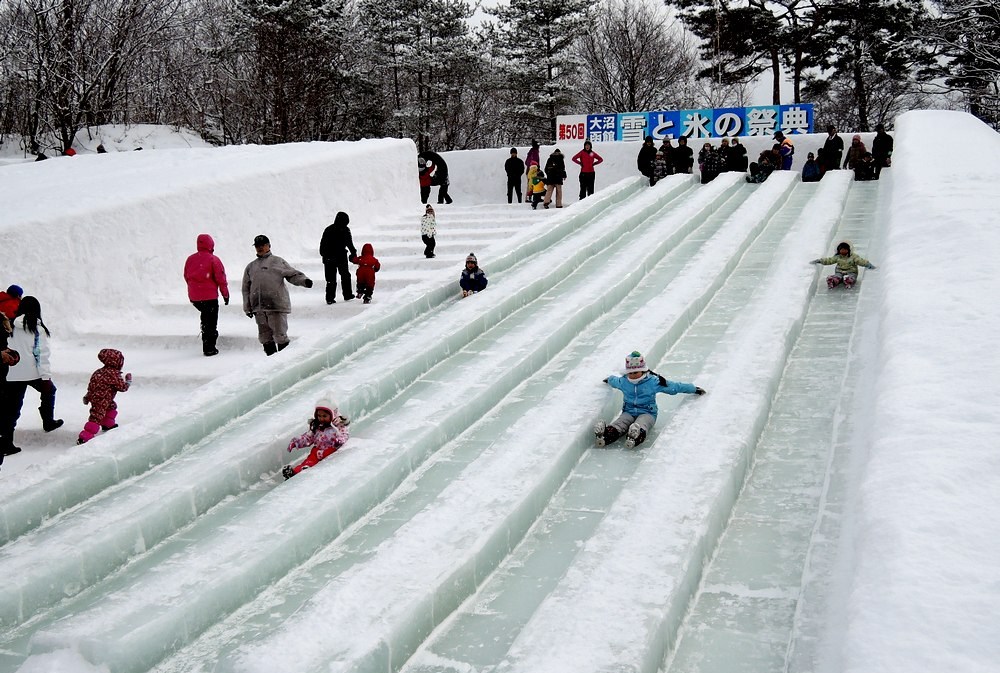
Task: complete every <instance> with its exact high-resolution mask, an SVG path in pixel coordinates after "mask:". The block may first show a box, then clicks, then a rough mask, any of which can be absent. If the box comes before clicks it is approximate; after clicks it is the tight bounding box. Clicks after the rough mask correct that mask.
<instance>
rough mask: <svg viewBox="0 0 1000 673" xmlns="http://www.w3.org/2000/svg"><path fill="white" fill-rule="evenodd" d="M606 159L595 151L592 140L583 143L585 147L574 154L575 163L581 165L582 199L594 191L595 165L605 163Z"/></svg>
mask: <svg viewBox="0 0 1000 673" xmlns="http://www.w3.org/2000/svg"><path fill="white" fill-rule="evenodd" d="M603 162H604V159H603V158H602V157H601V155H600V154H598V153H597V152H595V151H594V146H593V145H591V144H590V141H589V140H588V141H586V142H585V143H583V149H582V150H580V151H579V152H577V153H576V154H574V155H573V163H574V164H579V166H580V200H581V201H582V200H583V199H585V198H587V197H588V196H590V195H591V194H593V193H594V178H595V174H594V166H596V165H597V164H599V163H603Z"/></svg>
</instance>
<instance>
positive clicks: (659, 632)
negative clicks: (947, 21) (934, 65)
mask: <svg viewBox="0 0 1000 673" xmlns="http://www.w3.org/2000/svg"><path fill="white" fill-rule="evenodd" d="M944 127H947V128H949V129H950V133H949V136H948V138H947V141H946V140H945V139H944V138H943V137H942V134H941V133H940V129H941V128H944ZM894 134H895V141H896V152H895V154H894V156H893V167H892V168H891V169H889V170H887V171H885V172H884V173H883V177H882V180H881V181H879V182H877V183H864V184H862V183H853V182H851V180H850V175H849V174H848V173H847V172H843V171H840V172H832V173H829V174H828V175H827V176H826V177H825V178H824V180H823V181H822V182H820V183H818V184H803V183H801V182H800V181H799V180H798V176H797V174H796V173H794V172H786V173H776V174H774V175H773V176H772V177H771V178H770V179H769V180H768V181H767V182H766V183H764V184H762V185H748V184H746V183H745V182H744V181H743V180H742V176H741V175H736V174H723V175H722V176H720V177H719V178H718V179H716V180H715V181H714V182H712V183H710V184H708V185H699V184H697V181H696V179H695V178H692V177H691V176H674V177H671V178H669V179H667V180H664V181H663V182H661V183H660V184H658V185H657V186H656V187H654V188H649V187H648V186H646V185H645V184H644V182H643V181H642V180H641V179H640V178H637V177H634V175H633V174H634V158H635V153H636V151H637V147H636V146H634V145H633V146H628V145H607V146H598V147H597V150H598V152H600V153H601V154H603V155H604V156H605V157H606V159H607V162H606V163H605V164H604V165H603V166H599V167H598V187H599V190H598V193H597V194H596V195H595V196H594V197H591V198H588V199H586V200H584V201H582V202H577V199H576V196H575V192H576V190H575V188H574V184H575V175H576V171H575V170H574V169H572V168H571V169H570V171H569V172H570V179H569V180H568V181H567V183H568V184H567V187H566V190H565V191H566V195H565V201H566V203H567V207H566V208H563V209H561V210H557V209H555V208H551V209H549V210H544V209H541V208H540V209H538V210H532V209H530V208H528V207H526V206H525V205H523V204H520V205H519V204H513V205H507V204H506V203H505V202H504V201H505V199H504V196H503V187H504V178H503V175H502V163H503V160H504V159H505V158H506V157H507V156H508V153H509V149H498V150H481V151H477V152H466V153H450V154H447V155H446V158H447V159H448V160H449V163H450V167H451V176H452V189H451V192H452V194H453V196H454V197H455V198H456V203H455V204H454V205H451V206H440V207H438V229H439V234H438V256H437V257H436V258H434V259H425V258H424V257H423V255H422V244H421V243H420V240H419V216H420V214H421V213H422V210H423V208H422V206H421V205H420V203H419V200H418V198H417V186H416V181H415V176H414V172H415V171H414V165H413V164H414V155H415V147H414V146H413V144H412V143H410V142H409V141H400V140H380V141H364V142H360V143H336V144H322V143H311V144H300V145H290V146H283V147H270V148H263V147H240V148H226V149H222V150H217V149H216V150H209V149H192V150H157V151H144V152H121V153H117V154H115V153H112V154H108V155H100V156H96V155H89V154H87V153H81V155H79V156H77V157H74V158H59V159H56V160H52V161H47V162H40V163H37V164H17V165H10V166H6V167H3V168H0V173H2V178H3V179H2V180H0V199H2V200H3V202H4V203H5V206H7V208H6V209H5V211H4V215H3V218H4V219H3V220H2V221H0V240H2V241H3V247H4V251H5V254H4V257H5V262H6V263H5V266H4V270H5V272H6V273H5V274H4V278H3V279H0V283H3V284H4V285H6V284H8V283H12V282H16V283H18V284H19V285H22V286H24V287H25V288H26V290H27V293H28V294H33V295H35V296H38V297H39V300H40V301H41V303H42V306H43V313H44V316H45V318H46V322H47V323H48V324H49V325H50V327H51V328H53V371H54V375H53V378H54V381H55V382H56V383H57V385H59V390H60V392H59V404H58V406H57V412H58V414H59V415H61V416H63V417H65V418H66V419H67V425H66V426H65V428H64V429H62V430H59V431H56V432H54V433H49V434H45V433H42V432H41V430H40V426H39V423H38V419H37V418H35V417H34V416H35V414H34V413H33V409H31V407H32V405H33V398H32V397H31V395H32V392H31V391H29V396H28V400H26V404H25V406H26V407H27V408H26V409H25V410H24V412H23V413H22V418H21V421H20V423H19V425H18V434H17V435H16V438H17V440H18V443H19V445H21V446H22V447H23V448H24V451H22V453H20V454H17V455H15V456H11V457H8V458H7V460H6V461H5V463H4V465H3V468H2V472H0V526H2V527H0V540H2V543H3V544H2V547H0V569H2V573H3V576H4V577H5V578H7V579H6V580H5V582H4V584H3V586H2V587H0V624H2V626H3V628H2V629H0V671H21V672H22V673H35V672H39V671H68V672H70V673H77V672H79V673H85V672H86V673H93V672H95V671H113V672H115V673H118V672H125V671H158V672H159V673H168V672H169V673H179V672H181V671H184V672H194V671H274V670H294V671H302V672H306V671H356V672H361V671H387V670H390V671H405V672H406V673H431V672H434V673H443V672H454V673H459V672H467V671H481V672H484V673H485V672H486V671H510V672H513V671H546V672H548V673H563V672H564V671H565V672H566V673H569V672H570V671H573V672H574V673H578V672H579V671H594V672H595V673H597V672H603V673H606V672H608V671H642V672H648V673H657V672H659V671H664V672H667V671H669V672H671V673H688V672H690V673H694V672H695V671H698V673H712V672H716V671H718V672H719V673H722V672H723V671H725V672H732V671H748V672H751V671H752V672H754V673H764V672H767V673H770V672H772V671H796V672H798V671H801V672H803V673H805V672H806V671H810V672H827V671H829V672H833V671H838V672H839V671H852V672H853V671H859V672H860V671H907V672H908V673H909V672H910V671H922V670H926V671H937V670H944V669H946V668H947V669H948V670H961V671H987V670H994V666H995V661H996V660H997V658H998V655H1000V651H998V650H1000V645H998V642H1000V640H998V639H997V638H996V637H995V635H996V633H997V630H998V629H997V627H998V622H997V618H996V617H995V616H994V612H995V611H994V609H993V605H994V604H995V602H996V600H997V599H998V596H997V594H998V593H1000V589H998V587H1000V581H998V571H997V570H996V567H995V563H994V559H995V558H996V557H997V554H998V552H1000V549H998V547H1000V542H997V540H998V539H1000V536H998V535H997V533H998V532H1000V531H998V530H997V528H998V524H997V521H998V520H1000V516H998V515H1000V512H998V510H1000V506H998V504H997V500H996V495H995V494H996V493H997V492H998V489H997V486H998V484H997V480H998V477H997V475H998V472H1000V466H998V464H997V461H996V458H995V446H996V445H997V443H998V442H997V440H998V437H997V435H998V432H997V427H998V422H997V420H996V418H997V417H996V414H995V412H994V411H993V410H994V409H995V408H996V407H997V402H998V401H1000V400H997V397H998V395H1000V393H998V392H997V390H996V381H997V380H998V374H1000V372H998V369H1000V365H998V359H997V357H996V355H995V353H994V347H993V341H994V339H993V335H994V334H995V333H996V331H997V330H996V327H997V325H996V324H995V323H996V322H997V321H998V318H997V317H996V316H995V315H994V313H995V312H988V311H985V312H984V311H983V310H982V309H981V308H980V307H981V306H982V305H983V303H984V302H987V301H989V299H988V298H989V297H990V296H992V295H993V294H995V292H996V291H997V290H998V289H1000V288H998V287H997V285H998V281H997V276H996V274H995V273H994V272H992V270H991V268H992V267H991V262H992V261H993V260H994V259H996V257H997V255H998V253H1000V233H998V231H1000V229H998V227H997V226H996V224H997V223H996V218H997V216H996V213H997V212H998V206H1000V203H997V201H998V200H1000V197H998V196H997V195H996V190H995V189H994V185H995V184H996V182H997V180H998V179H1000V175H998V172H1000V164H998V162H997V161H996V159H995V157H996V156H1000V139H998V137H997V135H996V133H994V132H993V131H992V130H990V129H988V128H987V127H986V126H984V125H983V124H981V123H980V122H978V121H977V120H975V119H973V118H972V117H970V116H967V115H962V114H957V113H944V112H911V113H908V114H906V115H903V116H902V117H900V118H899V119H898V120H897V123H896V127H895V132H894ZM866 139H867V137H866ZM797 140H798V142H797V148H798V149H797V162H796V166H797V167H798V166H800V165H801V161H802V160H803V159H804V156H805V152H806V151H809V150H814V149H815V148H816V147H818V146H819V145H820V144H821V143H822V136H815V137H805V138H799V139H797ZM766 144H769V139H760V140H751V141H748V142H747V145H748V149H749V151H750V154H751V157H753V156H755V155H756V153H757V152H759V151H760V149H761V148H762V147H763V146H765V145H766ZM757 145H759V146H760V147H758V146H757ZM970 146H973V147H977V148H979V151H977V152H976V153H973V154H969V153H968V152H967V151H965V149H964V148H967V147H970ZM520 149H521V150H522V152H521V154H522V156H523V154H524V148H520ZM562 149H563V152H564V153H566V154H567V156H572V154H573V153H575V151H576V150H575V149H574V148H566V147H564V148H562ZM549 150H550V148H543V151H542V157H543V161H544V159H545V158H546V157H547V156H548V153H549ZM339 210H343V211H345V212H348V213H350V215H351V219H352V221H351V225H352V229H353V230H354V234H355V241H356V242H357V243H358V245H359V246H360V244H361V243H362V242H372V243H373V245H374V246H375V250H376V255H377V256H378V257H379V258H380V260H381V262H382V265H383V270H382V271H381V272H380V273H379V275H378V276H377V284H376V291H375V301H374V302H373V303H372V304H370V305H360V304H359V303H358V302H356V301H352V302H348V303H345V302H342V301H338V303H337V304H335V305H333V306H327V305H326V304H325V302H323V293H322V266H321V264H320V263H319V260H318V259H317V256H316V247H317V245H318V241H319V236H320V234H321V233H322V229H323V227H324V226H325V225H326V224H327V223H329V222H330V221H331V220H332V217H333V215H334V214H335V213H336V212H337V211H339ZM201 232H208V233H211V234H212V235H213V236H214V237H215V239H216V242H217V253H218V254H219V255H220V257H222V259H223V261H224V262H225V264H226V267H227V270H228V271H229V276H230V289H231V291H232V293H233V296H234V298H235V301H234V302H233V304H232V305H230V306H228V307H223V309H222V318H221V321H220V332H221V333H222V335H223V337H222V339H221V340H220V349H221V350H222V351H223V352H222V354H220V355H219V356H217V357H214V358H203V357H202V356H201V355H200V348H199V346H200V344H199V341H198V337H197V330H198V328H197V314H196V313H195V311H194V310H193V309H192V308H191V307H190V306H189V305H187V302H186V295H185V292H184V287H183V282H182V279H181V277H180V270H181V268H182V266H183V261H184V258H185V257H186V256H187V255H188V254H190V253H191V252H193V251H194V240H195V237H196V236H197V234H198V233H201ZM258 233H266V234H268V235H269V236H270V237H271V240H272V242H273V244H274V246H273V247H274V252H275V254H278V255H281V256H284V257H285V258H286V259H288V260H289V262H290V263H292V264H293V266H297V267H298V268H300V269H302V270H303V271H305V272H306V273H307V274H308V275H309V276H310V277H312V278H313V279H314V280H316V281H317V284H316V287H314V288H313V289H312V290H305V289H302V288H293V289H292V302H293V313H292V314H291V316H290V334H291V335H292V337H293V341H292V344H291V346H290V347H289V348H288V349H286V350H284V351H282V352H281V353H279V354H277V355H275V356H274V357H271V358H266V357H265V356H264V354H263V352H262V351H261V350H260V347H259V344H257V342H256V338H255V331H254V326H253V323H252V322H251V321H249V320H247V319H246V318H245V317H243V316H242V312H241V311H240V308H239V278H240V275H241V272H242V268H243V266H244V265H245V264H246V263H247V262H248V261H250V259H251V258H252V248H251V246H250V242H251V240H252V238H253V236H254V235H256V234H258ZM845 238H846V239H850V240H851V241H852V242H853V243H854V245H855V249H856V251H857V252H859V253H860V254H862V255H863V256H865V257H868V258H869V259H870V260H871V261H872V262H874V263H875V264H876V265H877V266H878V269H877V270H876V271H865V272H863V275H862V276H861V282H860V284H859V285H858V287H857V288H855V290H853V291H852V292H844V291H834V292H831V291H828V290H827V289H826V287H825V283H823V281H822V278H823V277H824V276H825V273H826V272H828V269H827V270H824V271H820V270H819V269H817V267H815V266H812V265H810V264H808V261H809V260H810V259H813V258H816V257H821V256H827V255H830V254H832V253H833V250H834V246H835V245H836V243H837V241H839V240H842V239H845ZM470 250H471V251H475V252H476V253H477V255H478V256H479V259H480V262H481V264H482V266H483V267H484V268H485V269H486V270H487V272H488V274H489V278H490V286H489V288H488V289H487V290H486V291H485V292H483V293H480V294H478V295H475V296H473V297H471V298H468V299H459V298H458V296H457V275H458V271H459V269H460V268H461V265H462V261H463V260H464V257H465V255H466V254H468V252H469V251H470ZM339 296H340V293H338V297H339ZM105 346H113V347H120V348H121V349H122V350H123V351H124V352H125V354H126V368H127V369H130V370H131V371H133V373H134V375H135V380H136V384H135V386H134V387H133V390H130V391H128V392H127V393H123V394H120V395H119V398H118V402H119V406H120V408H121V416H120V419H121V422H122V427H120V428H118V429H116V430H114V431H113V432H110V433H107V434H106V435H103V436H101V437H98V438H96V439H94V440H92V441H91V442H90V443H88V444H87V445H85V446H80V447H77V446H74V445H73V442H74V439H75V433H76V432H77V430H78V429H79V427H81V426H82V422H83V420H84V419H85V413H86V408H85V407H83V406H82V405H80V404H79V403H78V402H76V400H78V399H79V397H80V396H81V395H82V391H83V387H84V386H85V384H86V377H87V375H88V374H89V372H90V371H91V370H92V369H94V368H96V366H97V362H96V358H95V355H96V352H97V350H98V349H99V348H101V347H105ZM632 349H639V350H641V351H642V352H643V353H644V354H645V356H646V359H647V362H648V363H649V364H650V366H651V367H652V368H653V369H655V370H656V371H658V372H660V373H662V374H663V375H664V376H666V377H668V378H671V379H674V380H681V381H694V382H696V383H697V384H698V385H700V386H702V387H704V388H706V389H708V390H709V394H708V395H707V396H705V397H702V398H695V397H694V396H678V397H669V398H668V397H665V396H661V397H660V399H659V403H660V415H659V419H658V422H657V425H656V428H655V429H654V431H653V432H652V433H651V436H650V438H649V439H648V441H647V442H646V443H645V444H644V445H643V446H642V447H640V449H638V450H635V451H628V450H625V449H623V448H622V446H621V445H620V444H618V445H615V446H613V447H610V448H607V449H596V448H594V446H593V435H592V433H591V431H590V428H591V427H592V425H593V423H594V422H595V421H596V420H597V419H598V418H605V419H610V418H611V417H613V415H614V414H616V413H617V411H618V410H619V409H620V405H621V395H620V394H617V393H613V392H612V391H611V390H610V389H608V388H607V387H606V386H605V385H604V384H603V383H601V379H602V378H603V377H605V376H607V375H608V374H609V373H617V371H618V370H619V369H620V367H621V363H622V358H623V357H624V355H625V354H626V353H627V352H629V351H631V350H632ZM330 396H332V397H334V399H336V400H337V401H338V403H339V406H340V410H341V411H342V412H344V413H346V414H348V415H350V416H351V418H352V424H351V430H352V438H351V440H350V441H349V442H348V443H347V445H346V446H345V447H344V448H343V449H342V450H341V451H339V452H338V453H337V454H335V455H334V456H332V457H330V458H328V459H327V460H325V461H323V462H321V463H320V464H319V465H318V466H317V467H315V468H313V469H311V470H307V471H305V472H304V473H302V474H301V475H299V476H297V477H295V478H293V479H292V480H290V481H287V482H286V481H284V480H282V478H281V477H280V469H281V466H282V465H283V464H288V463H289V462H290V461H297V460H299V459H301V457H302V456H303V453H302V452H301V451H297V452H296V453H294V454H292V455H289V454H288V453H287V452H286V451H285V446H286V445H287V443H288V440H289V439H290V438H291V437H293V436H294V435H296V434H299V433H301V432H302V431H304V430H305V423H304V420H305V419H306V418H308V417H309V415H311V413H312V409H313V405H314V404H315V401H316V400H317V399H319V398H322V397H330ZM317 625H325V626H322V627H319V628H318V627H317ZM317 634H319V635H317Z"/></svg>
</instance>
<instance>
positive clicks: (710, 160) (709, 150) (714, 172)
mask: <svg viewBox="0 0 1000 673" xmlns="http://www.w3.org/2000/svg"><path fill="white" fill-rule="evenodd" d="M698 169H699V170H700V171H701V184H703V185H707V184H708V183H709V182H711V181H712V180H714V179H715V178H717V177H719V172H720V170H721V169H722V156H721V155H720V154H719V151H718V150H717V149H715V148H714V147H712V145H711V144H709V143H705V146H704V147H703V148H702V150H701V151H700V152H699V153H698Z"/></svg>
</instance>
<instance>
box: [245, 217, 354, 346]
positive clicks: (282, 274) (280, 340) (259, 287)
mask: <svg viewBox="0 0 1000 673" xmlns="http://www.w3.org/2000/svg"><path fill="white" fill-rule="evenodd" d="M253 246H254V248H255V250H256V251H257V259H255V260H253V261H252V262H250V263H249V264H247V268H246V269H245V270H244V271H243V312H244V313H246V314H247V317H248V318H253V319H254V320H256V321H257V339H258V340H259V341H260V343H261V344H262V345H263V346H264V353H265V354H266V355H274V354H275V353H277V352H278V351H280V350H282V349H283V348H284V347H285V346H287V345H288V314H289V313H291V312H292V300H291V299H290V298H289V296H288V288H286V287H285V281H286V280H287V281H288V282H289V283H291V284H292V285H301V286H302V287H306V288H310V287H312V286H313V282H312V281H311V280H309V278H308V277H307V276H306V275H305V274H304V273H302V272H301V271H299V270H298V269H293V268H292V266H291V265H290V264H289V263H288V262H286V261H285V260H283V259H282V258H281V257H277V256H276V255H272V254H271V241H270V240H269V239H268V238H267V236H264V235H263V234H260V235H258V236H257V237H255V238H254V239H253ZM348 279H350V276H349V275H348Z"/></svg>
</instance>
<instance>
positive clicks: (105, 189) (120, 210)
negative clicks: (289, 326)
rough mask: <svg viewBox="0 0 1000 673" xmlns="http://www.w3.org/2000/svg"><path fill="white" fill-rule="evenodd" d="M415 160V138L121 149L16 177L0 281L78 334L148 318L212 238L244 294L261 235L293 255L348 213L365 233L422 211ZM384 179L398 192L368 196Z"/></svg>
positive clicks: (35, 167)
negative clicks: (385, 220)
mask: <svg viewBox="0 0 1000 673" xmlns="http://www.w3.org/2000/svg"><path fill="white" fill-rule="evenodd" d="M415 154H416V147H415V146H414V144H413V143H412V141H409V140H394V139H386V140H365V141H359V142H351V143H348V142H342V143H295V144H290V145H278V146H267V147H263V146H256V145H247V146H239V147H224V148H213V149H188V150H157V151H142V152H118V153H108V154H101V155H96V154H95V155H84V156H76V157H73V158H59V159H57V160H51V161H42V162H37V163H27V164H17V165H13V166H7V167H5V168H3V169H2V170H3V180H2V182H0V202H2V203H3V204H4V209H5V213H4V218H3V221H2V222H0V246H2V248H3V250H4V256H5V260H6V273H5V274H4V275H5V278H4V279H3V280H2V281H0V283H12V282H14V283H17V284H18V285H21V286H22V287H24V288H25V292H26V293H27V294H37V295H39V296H40V297H44V301H43V302H42V308H43V313H44V315H45V316H46V318H48V319H49V321H50V322H51V323H52V324H59V325H66V326H69V327H73V326H74V325H75V324H76V320H78V319H80V318H83V317H89V318H94V317H99V316H101V315H113V316H114V318H115V320H117V321H121V320H129V319H131V320H135V321H139V320H142V318H143V312H144V311H148V310H150V303H149V302H150V299H152V298H155V297H156V296H157V294H158V293H160V292H162V290H163V288H164V286H174V285H178V284H181V285H182V284H183V280H182V278H181V272H182V269H183V266H184V260H185V258H186V257H187V255H189V254H191V253H192V252H194V251H195V238H196V237H197V235H198V234H199V233H202V232H207V233H210V234H212V236H213V237H214V238H215V242H216V254H217V255H219V257H220V258H222V260H223V262H224V263H225V265H226V268H227V270H228V272H229V275H230V288H231V289H232V290H235V292H234V294H236V295H237V296H238V293H239V282H240V277H241V272H242V269H243V267H244V266H246V264H247V263H248V262H249V261H250V260H252V259H253V248H252V247H251V242H252V241H253V237H254V236H255V235H257V234H260V233H264V234H267V235H268V236H269V237H270V239H271V243H272V246H273V248H274V252H275V254H277V255H279V256H280V255H282V254H283V252H285V251H288V250H290V249H292V248H293V247H300V248H309V249H313V248H315V247H317V246H318V244H319V239H320V236H321V234H322V231H323V229H324V227H326V225H328V224H329V223H330V222H331V221H332V220H333V217H334V215H336V213H337V211H338V210H343V211H346V212H349V213H351V215H352V218H353V220H352V225H360V226H362V227H363V226H364V224H365V223H366V222H371V221H373V220H377V219H378V218H382V217H386V216H389V215H391V214H393V213H396V212H398V211H399V210H401V209H403V208H405V207H411V208H413V209H416V207H417V206H418V197H419V189H418V185H417V182H416V179H415V178H414V177H413V175H414V173H415V168H414V156H415ZM358 176H365V177H363V178H361V179H359V177H358ZM375 182H380V183H384V184H388V185H396V186H397V188H395V189H385V190H383V189H369V188H366V185H367V186H371V185H372V184H373V183H375ZM53 185H57V186H56V187H53ZM406 185H412V189H406V188H405V186H406ZM286 254H287V253H286ZM123 313H124V314H125V315H126V316H127V317H123V315H122V314H123Z"/></svg>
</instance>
